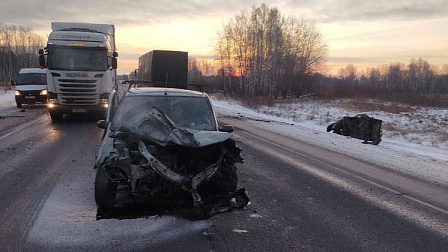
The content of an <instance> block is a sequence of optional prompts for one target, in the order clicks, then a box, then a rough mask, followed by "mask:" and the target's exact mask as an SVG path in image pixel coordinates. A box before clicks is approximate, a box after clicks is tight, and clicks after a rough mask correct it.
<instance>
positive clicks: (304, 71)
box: [215, 4, 327, 98]
mask: <svg viewBox="0 0 448 252" xmlns="http://www.w3.org/2000/svg"><path fill="white" fill-rule="evenodd" d="M215 49H216V59H217V60H218V61H219V63H220V67H221V68H220V71H219V73H220V76H221V77H222V79H223V82H224V86H223V88H224V91H225V93H229V94H234V93H237V94H238V95H240V96H254V95H255V96H270V97H279V96H280V97H283V98H285V97H287V96H289V95H296V96H299V95H301V94H302V93H303V90H304V88H305V86H306V85H310V82H309V77H310V76H311V75H312V74H313V73H314V72H316V71H318V70H320V68H322V67H323V63H324V61H325V59H326V58H325V57H326V54H327V44H326V43H324V41H323V39H322V36H321V34H320V32H319V31H318V30H317V28H316V26H315V25H314V24H313V23H311V22H309V21H307V20H306V19H304V18H302V19H300V20H299V19H297V18H295V17H284V16H282V15H281V14H280V12H279V11H278V9H277V8H270V7H268V6H267V5H265V4H263V5H261V6H260V7H253V8H252V12H251V13H250V14H249V13H247V12H245V11H242V12H241V13H240V14H239V15H236V16H235V19H234V20H231V21H230V22H229V23H228V24H227V25H225V26H224V27H223V30H222V31H220V32H219V33H218V42H217V44H216V47H215Z"/></svg>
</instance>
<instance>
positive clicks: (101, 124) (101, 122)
mask: <svg viewBox="0 0 448 252" xmlns="http://www.w3.org/2000/svg"><path fill="white" fill-rule="evenodd" d="M96 125H97V126H98V128H100V129H105V128H106V120H99V121H98V122H96Z"/></svg>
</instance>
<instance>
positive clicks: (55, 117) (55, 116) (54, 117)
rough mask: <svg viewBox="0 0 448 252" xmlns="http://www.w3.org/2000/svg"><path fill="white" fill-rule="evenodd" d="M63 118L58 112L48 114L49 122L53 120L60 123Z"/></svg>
mask: <svg viewBox="0 0 448 252" xmlns="http://www.w3.org/2000/svg"><path fill="white" fill-rule="evenodd" d="M63 116H64V114H62V113H59V112H50V117H51V120H53V121H61V120H62V118H63Z"/></svg>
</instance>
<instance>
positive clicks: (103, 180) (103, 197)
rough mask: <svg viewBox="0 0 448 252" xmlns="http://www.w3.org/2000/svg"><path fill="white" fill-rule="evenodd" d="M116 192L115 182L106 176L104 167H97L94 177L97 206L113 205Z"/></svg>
mask: <svg viewBox="0 0 448 252" xmlns="http://www.w3.org/2000/svg"><path fill="white" fill-rule="evenodd" d="M116 193H117V184H115V183H114V182H112V181H111V180H110V179H109V178H108V177H107V174H106V171H105V170H104V168H102V167H100V168H98V169H97V170H96V177H95V202H96V204H97V205H98V207H103V208H109V207H113V206H114V205H115V196H116Z"/></svg>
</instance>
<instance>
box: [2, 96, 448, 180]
mask: <svg viewBox="0 0 448 252" xmlns="http://www.w3.org/2000/svg"><path fill="white" fill-rule="evenodd" d="M212 102H213V104H214V107H215V109H216V110H217V111H218V113H219V115H220V116H225V115H227V116H235V117H244V118H247V119H248V121H249V122H250V123H252V124H253V126H254V127H262V128H263V129H272V131H275V132H278V133H280V134H283V135H286V136H289V137H291V138H293V139H299V140H302V141H306V142H309V143H312V144H315V145H318V146H323V147H325V148H328V149H332V150H334V151H337V152H341V153H344V154H346V155H349V156H353V157H355V158H358V159H361V160H366V161H369V162H372V163H377V164H379V165H382V166H384V167H387V168H390V169H394V170H397V171H400V172H404V173H407V174H410V175H413V176H417V177H421V178H424V179H427V180H429V181H432V182H436V183H439V184H443V185H446V186H448V110H447V109H428V108H411V109H409V108H406V109H404V111H405V112H401V113H386V112H382V111H354V110H349V109H343V107H344V106H343V103H342V102H341V103H338V102H333V103H323V102H317V101H303V102H300V103H295V104H277V105H274V106H272V107H266V106H262V107H259V108H258V109H249V108H246V107H243V106H241V104H240V103H238V102H235V101H232V100H225V99H221V98H217V97H213V96H212ZM0 107H15V102H14V94H13V92H12V91H6V92H5V91H3V90H0ZM357 113H366V114H368V115H369V116H373V117H374V118H377V119H381V120H383V128H382V129H383V138H382V139H383V141H382V142H381V143H380V144H379V145H377V146H375V145H371V144H362V141H361V140H358V139H353V138H349V137H345V136H341V135H337V134H334V133H327V132H326V128H327V126H328V125H329V124H330V123H333V122H335V121H337V120H339V119H341V118H342V117H343V116H354V115H356V114H357ZM0 116H1V112H0ZM251 119H253V120H251ZM0 120H1V119H0Z"/></svg>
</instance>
